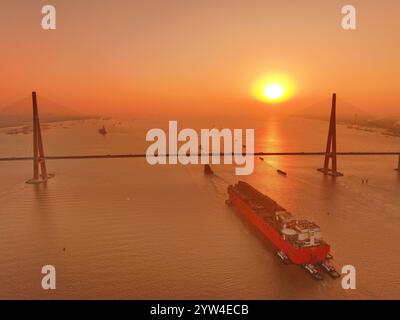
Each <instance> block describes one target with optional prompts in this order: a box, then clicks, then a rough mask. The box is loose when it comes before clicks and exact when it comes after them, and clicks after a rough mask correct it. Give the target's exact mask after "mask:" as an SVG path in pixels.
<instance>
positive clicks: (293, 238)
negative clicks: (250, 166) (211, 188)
mask: <svg viewBox="0 0 400 320" xmlns="http://www.w3.org/2000/svg"><path fill="white" fill-rule="evenodd" d="M228 195H229V200H227V203H228V204H230V205H233V206H235V207H236V208H237V209H239V212H240V213H241V214H242V215H243V216H244V217H245V218H246V219H247V220H248V221H249V222H251V223H252V224H253V225H254V226H255V227H256V228H257V229H258V230H259V231H260V232H261V233H262V235H263V236H264V237H265V238H267V239H268V240H269V241H270V242H271V243H272V244H273V245H274V246H275V247H276V249H277V250H278V252H277V254H278V256H279V257H280V258H281V259H282V260H283V261H284V262H285V263H290V262H291V263H294V264H297V265H301V266H303V267H304V268H305V269H306V270H307V271H308V272H309V273H310V274H311V275H313V276H314V277H315V278H316V279H322V275H321V274H320V272H319V270H318V268H317V267H318V266H319V267H322V269H323V270H325V271H327V272H328V273H329V275H331V276H332V277H334V278H337V277H339V274H338V273H337V272H336V270H335V269H334V267H333V266H331V265H330V264H329V263H328V261H327V259H330V258H331V255H330V254H329V251H330V246H329V245H328V244H327V243H326V242H324V241H323V240H322V236H321V229H320V227H319V226H318V225H316V224H315V223H313V222H310V221H308V220H298V219H296V218H295V217H294V216H293V215H292V214H291V213H290V212H288V211H287V210H286V209H284V208H283V207H281V206H280V205H279V204H278V203H276V202H275V201H274V200H272V199H271V198H269V197H268V196H266V195H264V194H262V193H261V192H259V191H258V190H256V189H254V188H253V187H252V186H251V185H249V184H247V183H246V182H243V181H239V183H237V184H236V185H231V186H229V187H228Z"/></svg>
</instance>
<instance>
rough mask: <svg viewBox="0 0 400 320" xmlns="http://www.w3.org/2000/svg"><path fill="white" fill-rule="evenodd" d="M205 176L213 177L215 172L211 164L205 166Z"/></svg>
mask: <svg viewBox="0 0 400 320" xmlns="http://www.w3.org/2000/svg"><path fill="white" fill-rule="evenodd" d="M204 174H205V175H208V176H212V175H213V174H214V171H213V170H212V169H211V166H210V165H209V164H206V165H204Z"/></svg>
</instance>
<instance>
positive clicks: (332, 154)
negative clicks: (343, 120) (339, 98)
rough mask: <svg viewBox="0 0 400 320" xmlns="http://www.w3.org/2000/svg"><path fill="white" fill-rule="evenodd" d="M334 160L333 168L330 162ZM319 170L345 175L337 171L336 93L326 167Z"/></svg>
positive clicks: (330, 124) (331, 174)
mask: <svg viewBox="0 0 400 320" xmlns="http://www.w3.org/2000/svg"><path fill="white" fill-rule="evenodd" d="M330 162H332V168H329V163H330ZM318 171H320V172H322V173H323V174H325V175H330V176H334V177H340V176H343V173H340V172H338V171H337V157H336V93H334V94H333V95H332V109H331V117H330V121H329V130H328V141H327V143H326V151H325V161H324V167H323V168H319V169H318Z"/></svg>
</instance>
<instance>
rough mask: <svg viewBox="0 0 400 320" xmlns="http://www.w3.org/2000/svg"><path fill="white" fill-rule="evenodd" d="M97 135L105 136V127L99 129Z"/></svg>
mask: <svg viewBox="0 0 400 320" xmlns="http://www.w3.org/2000/svg"><path fill="white" fill-rule="evenodd" d="M99 133H100V134H101V135H103V136H105V135H106V134H107V130H106V127H105V126H103V127H102V128H100V129H99Z"/></svg>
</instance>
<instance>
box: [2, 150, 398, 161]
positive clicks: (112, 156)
mask: <svg viewBox="0 0 400 320" xmlns="http://www.w3.org/2000/svg"><path fill="white" fill-rule="evenodd" d="M325 154H326V153H325V152H256V153H254V156H259V157H268V156H325ZM200 155H201V154H195V156H200ZM206 155H208V156H213V155H214V156H218V155H219V156H224V155H225V154H224V153H220V154H213V153H208V154H206ZM243 155H245V153H243ZM249 155H251V154H249ZM336 155H338V156H400V152H336ZM163 156H164V157H168V156H174V154H165V155H159V157H163ZM145 157H146V154H144V153H137V154H98V155H61V156H46V157H44V158H42V159H44V160H79V159H121V158H145ZM24 160H31V161H32V160H33V157H3V158H0V161H24Z"/></svg>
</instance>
